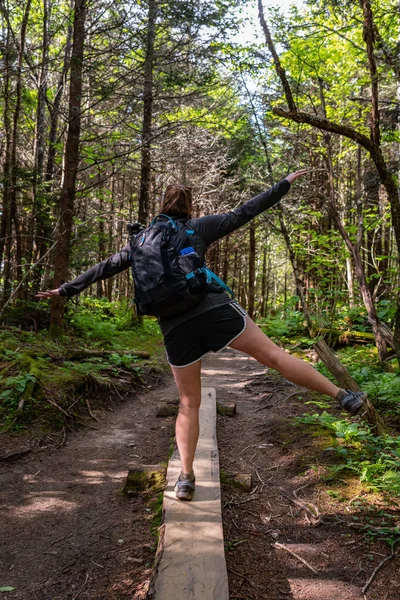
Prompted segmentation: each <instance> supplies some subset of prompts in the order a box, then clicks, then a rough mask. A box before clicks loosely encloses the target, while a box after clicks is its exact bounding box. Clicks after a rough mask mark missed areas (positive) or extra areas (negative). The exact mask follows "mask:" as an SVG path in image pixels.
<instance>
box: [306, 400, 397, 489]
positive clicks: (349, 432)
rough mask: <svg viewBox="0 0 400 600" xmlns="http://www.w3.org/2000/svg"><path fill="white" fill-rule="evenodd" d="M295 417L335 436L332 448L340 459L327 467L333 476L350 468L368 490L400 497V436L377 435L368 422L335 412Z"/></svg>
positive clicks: (348, 470) (330, 475)
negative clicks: (343, 417)
mask: <svg viewBox="0 0 400 600" xmlns="http://www.w3.org/2000/svg"><path fill="white" fill-rule="evenodd" d="M295 421H297V422H298V423H302V424H306V425H317V426H323V427H324V428H326V429H327V430H329V431H330V432H332V433H333V434H334V436H335V443H334V444H333V446H332V448H329V449H332V450H334V451H335V452H336V454H337V456H338V458H339V459H340V462H339V463H338V464H333V465H329V466H328V467H327V469H328V474H329V477H331V478H332V477H333V478H335V477H337V476H338V475H339V474H340V473H342V472H344V471H347V472H351V473H353V474H355V475H357V476H358V477H359V479H360V481H361V482H362V483H363V485H364V486H365V489H366V490H367V491H372V492H382V493H384V494H388V495H390V496H393V497H400V436H397V437H393V436H391V435H388V434H384V435H379V436H377V435H374V434H373V432H372V431H371V429H370V427H369V426H368V425H367V424H366V423H364V422H363V423H361V422H358V421H352V422H350V421H349V420H346V419H340V418H338V417H335V416H334V415H331V414H328V413H327V412H325V411H324V412H322V413H321V414H318V413H314V414H304V415H302V416H300V417H296V418H295Z"/></svg>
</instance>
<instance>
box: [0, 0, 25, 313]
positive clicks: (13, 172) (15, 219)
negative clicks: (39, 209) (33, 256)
mask: <svg viewBox="0 0 400 600" xmlns="http://www.w3.org/2000/svg"><path fill="white" fill-rule="evenodd" d="M30 9H31V0H27V3H26V6H25V11H24V16H23V19H22V23H21V38H20V47H19V52H18V66H17V81H16V88H15V108H14V115H13V126H12V140H11V163H10V176H11V181H10V188H9V206H10V211H11V220H12V223H13V224H14V230H15V245H16V257H15V260H16V279H17V281H18V282H20V281H21V279H22V241H21V227H20V222H19V216H18V207H17V171H18V165H17V146H18V127H19V117H20V114H21V101H22V61H23V58H24V51H25V39H26V30H27V26H28V18H29V12H30ZM9 236H10V238H9V243H8V245H7V246H8V247H7V253H6V254H7V258H6V269H5V272H4V293H3V298H4V302H6V301H7V299H8V298H9V297H10V294H11V282H10V274H11V227H10V231H9Z"/></svg>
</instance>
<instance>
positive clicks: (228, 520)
mask: <svg viewBox="0 0 400 600" xmlns="http://www.w3.org/2000/svg"><path fill="white" fill-rule="evenodd" d="M203 373H204V380H205V382H206V383H207V385H210V386H214V387H216V388H217V399H219V400H222V401H230V402H232V401H235V402H236V404H237V411H238V412H237V416H236V417H234V418H229V417H224V416H219V417H218V445H219V449H220V462H221V468H222V469H223V471H225V472H233V473H235V472H236V473H238V472H239V473H250V474H251V475H252V482H253V490H252V491H253V493H250V494H248V493H246V492H243V491H241V490H237V489H235V488H233V487H232V486H228V485H223V486H222V490H223V493H222V502H223V520H224V538H225V547H226V559H227V566H228V574H229V585H230V600H239V599H243V600H259V599H267V600H284V599H286V600H288V599H292V600H333V599H335V600H399V599H400V574H399V569H398V566H399V563H398V561H399V559H398V558H397V559H395V560H392V561H391V562H389V563H387V564H386V565H385V566H384V567H383V568H382V569H381V570H380V571H379V572H378V573H377V576H376V578H375V579H374V581H373V583H372V584H371V586H370V587H369V589H368V590H367V592H366V593H365V594H364V593H363V592H362V588H363V586H364V585H365V583H366V582H367V581H368V579H369V578H370V576H371V574H372V573H373V571H374V569H375V568H376V567H377V566H378V565H379V564H380V563H381V562H382V561H383V560H384V558H385V557H386V556H389V555H390V550H389V548H388V546H387V545H385V544H383V543H382V542H380V543H376V542H375V543H371V544H368V543H366V541H365V538H364V536H363V535H362V534H361V533H359V532H358V531H356V530H354V529H352V528H349V525H348V524H349V523H352V522H354V521H353V518H355V519H357V523H360V522H362V523H365V522H367V521H368V517H369V516H370V515H368V514H366V512H367V511H368V509H369V507H368V505H367V506H364V508H366V511H364V510H361V509H362V505H360V509H358V508H357V502H354V503H351V502H350V503H349V499H350V498H352V497H353V496H356V494H358V492H359V491H360V490H357V491H355V492H354V491H352V490H351V489H350V488H349V489H347V487H346V481H343V498H341V499H340V501H335V500H333V499H332V498H331V496H330V495H329V494H328V490H329V487H328V486H327V485H326V484H324V483H323V481H322V479H321V475H322V474H323V472H324V465H325V464H327V463H329V462H330V461H331V460H332V459H333V456H332V453H330V452H329V451H328V452H326V451H325V450H324V448H325V447H326V445H328V444H329V443H328V444H326V440H325V446H324V445H323V444H324V443H323V444H322V446H321V438H320V436H318V435H317V436H313V435H312V434H311V432H309V431H308V430H306V429H304V428H303V429H301V428H299V427H294V426H293V425H292V421H291V418H292V417H294V416H296V415H300V414H302V413H304V412H305V411H307V410H312V412H315V410H318V409H316V408H315V407H312V408H311V407H309V408H307V406H305V405H304V402H305V401H309V400H312V399H314V400H316V399H317V398H319V399H321V398H320V397H319V396H318V395H314V394H313V393H310V392H306V391H304V392H303V393H300V394H298V393H297V394H296V392H299V388H296V387H295V386H293V385H292V384H290V383H289V382H287V381H285V380H283V379H282V378H280V377H279V376H278V377H277V376H276V374H275V373H274V372H268V371H267V370H266V369H264V368H263V367H262V366H261V365H259V364H258V363H257V362H256V361H254V360H253V359H251V358H248V357H247V356H244V355H243V354H241V353H239V352H237V351H234V350H231V349H229V350H227V351H225V352H224V353H223V354H220V355H216V356H212V357H210V358H207V359H206V360H205V361H204V370H203ZM325 399H326V398H325ZM332 409H333V410H335V409H334V406H333V405H332ZM311 465H317V468H316V469H315V468H312V467H311ZM303 486H305V487H303ZM296 493H297V498H296V495H295V494H296ZM360 496H362V494H360ZM346 497H347V500H346V499H345V498H346ZM354 500H356V498H354ZM361 500H362V498H361ZM307 508H308V510H307ZM371 508H373V507H371ZM376 508H379V507H376ZM316 510H319V511H320V516H319V518H314V515H313V513H316ZM386 510H387V509H386ZM391 512H392V513H393V512H394V511H393V510H392V511H391ZM398 517H399V518H400V511H398ZM398 520H399V519H398ZM282 545H283V546H284V547H285V548H282ZM288 549H289V550H291V551H292V552H294V553H295V554H297V555H298V557H300V558H298V557H297V558H296V557H294V556H293V555H292V554H290V553H289V552H288V551H287V550H288ZM300 559H303V560H305V561H306V563H307V564H305V563H304V562H301V560H300ZM312 569H314V570H315V571H316V573H315V572H313V570H312Z"/></svg>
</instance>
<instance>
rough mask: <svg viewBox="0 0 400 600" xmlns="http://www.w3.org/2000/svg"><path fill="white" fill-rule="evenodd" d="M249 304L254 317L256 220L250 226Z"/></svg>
mask: <svg viewBox="0 0 400 600" xmlns="http://www.w3.org/2000/svg"><path fill="white" fill-rule="evenodd" d="M249 241H250V244H249V292H248V297H249V304H248V307H247V312H248V313H249V317H250V319H253V318H254V293H255V285H256V228H255V225H254V221H251V222H250V227H249Z"/></svg>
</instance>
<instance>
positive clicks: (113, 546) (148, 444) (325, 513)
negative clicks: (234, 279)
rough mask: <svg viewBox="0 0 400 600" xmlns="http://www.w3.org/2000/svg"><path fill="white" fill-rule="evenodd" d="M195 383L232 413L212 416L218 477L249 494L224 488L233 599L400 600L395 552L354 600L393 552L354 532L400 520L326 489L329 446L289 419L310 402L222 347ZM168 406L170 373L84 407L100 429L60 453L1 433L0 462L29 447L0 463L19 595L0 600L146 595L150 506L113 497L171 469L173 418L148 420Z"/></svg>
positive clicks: (357, 496) (4, 582)
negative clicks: (140, 474)
mask: <svg viewBox="0 0 400 600" xmlns="http://www.w3.org/2000/svg"><path fill="white" fill-rule="evenodd" d="M203 384H204V385H207V386H212V387H215V388H216V390H217V399H218V400H219V401H230V402H232V401H234V402H236V404H237V411H238V412H237V415H236V416H235V417H232V418H231V417H225V416H223V415H219V416H218V444H219V450H220V462H221V470H222V472H223V474H224V477H223V479H224V481H225V480H226V476H227V474H229V473H239V472H240V473H250V474H251V476H252V481H253V485H252V490H251V492H250V493H249V492H245V491H242V490H240V489H238V488H236V487H232V486H231V485H229V484H228V483H224V484H223V485H222V504H223V525H224V536H225V548H226V559H227V567H228V575H229V586H230V600H238V599H243V600H259V599H260V600H261V599H268V600H278V599H279V600H284V599H286V600H287V599H292V600H317V599H318V600H328V599H329V600H331V599H332V598H335V599H338V600H399V599H400V591H399V590H400V572H399V565H398V560H399V559H398V557H396V556H395V557H393V558H392V559H391V560H390V561H388V562H387V563H386V564H385V565H384V566H383V567H382V568H381V569H380V570H379V571H378V572H377V574H376V577H375V578H374V580H373V581H372V583H371V584H370V586H369V587H368V589H367V591H366V592H365V593H364V592H363V591H362V589H363V587H364V586H365V584H366V583H367V582H368V580H369V579H370V577H371V575H372V574H373V572H374V570H375V569H376V568H377V567H378V566H379V565H380V564H381V563H382V561H383V560H384V559H385V557H388V556H390V549H389V546H388V545H387V544H386V543H385V542H383V541H374V540H373V539H372V536H371V535H369V536H368V535H366V533H365V531H364V530H362V531H360V526H361V525H362V524H366V525H368V524H370V525H371V523H376V522H377V521H376V520H377V519H378V520H379V518H380V515H382V514H383V513H385V514H388V513H390V514H391V516H392V517H393V516H397V520H400V510H399V508H398V507H397V512H396V507H394V506H393V505H388V504H386V503H385V502H384V501H383V500H382V498H379V497H377V496H373V495H371V494H367V493H366V492H365V490H363V489H362V488H361V487H360V484H359V483H357V482H354V481H353V480H351V479H349V478H347V477H346V478H344V476H343V475H341V477H342V479H339V480H337V481H335V482H327V481H326V480H325V478H324V475H325V474H326V472H325V466H326V465H327V464H329V463H332V462H333V461H334V460H337V459H335V457H334V456H333V453H332V452H331V451H329V450H328V447H329V445H330V443H331V439H330V438H329V436H328V435H327V434H324V432H323V431H317V432H315V431H314V432H313V430H312V429H311V428H308V427H306V426H305V425H298V424H296V425H294V424H293V420H292V419H293V417H294V416H296V415H300V414H302V413H303V412H304V411H306V410H308V411H309V410H312V411H313V412H314V411H315V407H313V408H312V409H310V407H307V406H304V401H307V400H311V399H312V398H313V399H316V397H317V396H316V395H314V394H310V393H307V392H303V391H301V390H300V392H299V388H296V387H294V386H293V385H292V384H290V383H289V382H287V381H285V380H284V379H282V378H280V377H278V376H276V374H274V373H273V372H268V371H266V369H264V368H263V367H262V366H261V365H259V364H258V363H257V362H256V361H254V360H253V359H249V358H248V357H246V356H244V355H242V354H240V353H239V352H236V351H234V350H230V349H228V350H225V351H224V352H223V353H221V354H218V355H211V356H209V357H207V358H206V359H205V361H204V369H203ZM175 398H176V390H175V386H174V383H173V380H172V377H170V376H166V378H165V380H164V382H163V383H162V384H161V385H160V386H159V387H157V388H155V389H147V390H139V391H138V392H135V394H132V396H131V397H130V398H129V399H128V400H127V401H126V402H125V403H123V404H118V405H113V406H112V407H113V411H112V412H111V411H106V410H104V409H103V410H97V411H95V410H94V409H93V408H92V410H93V412H95V416H96V417H97V418H98V422H97V423H96V427H95V428H93V429H86V428H85V429H81V430H80V431H79V432H78V433H77V434H74V435H70V436H69V437H68V438H67V440H66V441H65V443H64V445H61V443H60V441H62V440H60V441H58V440H57V438H56V436H55V435H50V436H47V437H46V438H42V439H41V440H40V441H39V440H37V439H36V440H34V439H31V438H29V436H27V435H26V434H25V435H22V434H5V435H3V436H2V454H5V453H7V451H15V450H17V449H21V448H23V447H26V446H30V447H32V448H33V450H32V452H30V453H29V454H27V455H25V456H21V457H20V458H18V459H17V460H15V461H12V462H11V461H6V462H0V476H1V487H0V500H1V504H2V512H3V516H2V519H1V544H0V589H1V588H2V587H3V586H11V587H13V588H15V589H14V590H13V591H12V592H11V591H10V592H5V593H4V594H2V597H4V598H9V599H10V600H11V599H15V600H78V599H79V600H116V599H118V598H121V599H122V598H129V599H130V600H142V599H144V598H145V596H146V588H147V584H148V581H149V577H150V576H151V567H152V564H153V559H154V550H155V545H156V538H155V536H154V533H153V534H152V532H151V530H152V520H153V517H154V515H155V508H154V504H152V501H154V498H149V497H148V496H146V495H143V496H139V497H136V498H126V497H124V496H123V495H122V494H121V489H122V487H123V484H124V481H125V477H126V474H127V471H128V469H129V468H130V467H132V466H133V465H136V464H138V463H141V464H155V463H159V462H161V461H165V460H167V457H168V453H169V449H170V445H171V439H172V436H173V426H174V418H173V417H167V418H157V417H156V410H157V408H158V406H160V405H161V404H164V403H165V401H166V400H174V399H175ZM92 405H93V403H92ZM332 410H335V409H334V408H332ZM371 527H372V525H371ZM370 533H371V530H370ZM288 550H291V551H292V552H294V554H295V555H296V556H295V555H293V554H290V553H289V552H288ZM301 559H302V560H301ZM304 561H305V562H304Z"/></svg>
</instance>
